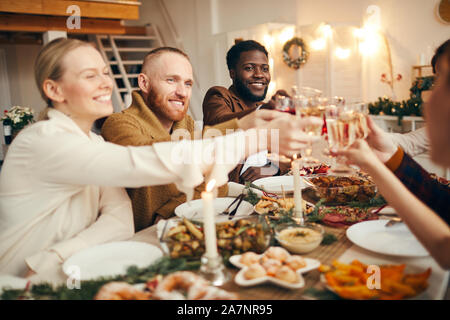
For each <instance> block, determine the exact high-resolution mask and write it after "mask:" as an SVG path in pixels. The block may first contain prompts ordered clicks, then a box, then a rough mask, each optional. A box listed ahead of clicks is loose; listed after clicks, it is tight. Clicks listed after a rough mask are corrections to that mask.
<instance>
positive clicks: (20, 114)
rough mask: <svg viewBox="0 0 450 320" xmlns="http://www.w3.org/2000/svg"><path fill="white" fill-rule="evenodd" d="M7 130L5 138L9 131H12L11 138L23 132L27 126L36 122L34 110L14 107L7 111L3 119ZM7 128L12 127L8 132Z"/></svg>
mask: <svg viewBox="0 0 450 320" xmlns="http://www.w3.org/2000/svg"><path fill="white" fill-rule="evenodd" d="M1 120H2V121H3V126H4V128H5V138H6V135H7V132H8V131H11V132H10V134H11V136H12V137H11V138H12V139H14V137H15V136H17V134H18V133H19V131H20V130H22V129H23V128H24V127H25V126H26V125H28V124H30V123H33V122H34V112H33V109H31V108H27V107H20V106H14V107H12V108H11V109H9V110H5V114H4V116H3V118H2V119H1ZM7 127H10V128H9V129H8V130H7V129H6V128H7Z"/></svg>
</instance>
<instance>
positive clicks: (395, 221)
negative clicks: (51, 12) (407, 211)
mask: <svg viewBox="0 0 450 320" xmlns="http://www.w3.org/2000/svg"><path fill="white" fill-rule="evenodd" d="M400 222H403V219H402V218H398V217H395V218H392V219H390V220H389V221H388V222H387V223H386V224H385V225H384V226H385V227H386V228H388V227H391V226H393V225H394V224H397V223H400Z"/></svg>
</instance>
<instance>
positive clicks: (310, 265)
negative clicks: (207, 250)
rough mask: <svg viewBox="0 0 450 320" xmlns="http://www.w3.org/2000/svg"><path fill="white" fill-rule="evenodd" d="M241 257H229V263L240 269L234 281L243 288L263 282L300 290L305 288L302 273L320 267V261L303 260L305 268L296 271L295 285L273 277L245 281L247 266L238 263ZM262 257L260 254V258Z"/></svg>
mask: <svg viewBox="0 0 450 320" xmlns="http://www.w3.org/2000/svg"><path fill="white" fill-rule="evenodd" d="M241 256H242V255H234V256H231V257H230V260H229V261H230V263H231V264H233V265H235V266H236V267H238V268H241V270H240V271H239V272H238V273H237V274H236V277H235V278H234V281H235V282H236V283H237V284H238V285H240V286H243V287H249V286H255V285H258V284H261V283H264V282H271V283H274V284H276V285H279V286H281V287H283V288H287V289H300V288H303V287H304V286H305V280H304V279H303V277H302V274H303V273H306V272H308V271H311V270H314V269H317V268H318V267H319V266H320V261H319V260H316V259H310V258H303V259H304V260H305V262H306V266H305V267H304V268H301V269H298V270H297V274H298V275H299V281H298V282H297V283H289V282H286V281H283V280H280V279H277V278H275V277H270V276H266V277H261V278H256V279H251V280H247V279H246V278H245V276H244V273H245V271H246V270H247V266H246V265H244V264H242V263H240V262H239V261H240V260H241ZM262 256H263V255H262V254H261V255H260V257H262Z"/></svg>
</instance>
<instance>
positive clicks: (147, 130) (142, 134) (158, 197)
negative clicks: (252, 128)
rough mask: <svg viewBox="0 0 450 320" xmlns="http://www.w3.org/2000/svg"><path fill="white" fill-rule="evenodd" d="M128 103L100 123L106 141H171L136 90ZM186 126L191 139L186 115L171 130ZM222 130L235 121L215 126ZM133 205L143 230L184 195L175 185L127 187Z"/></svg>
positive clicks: (197, 194)
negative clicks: (123, 108)
mask: <svg viewBox="0 0 450 320" xmlns="http://www.w3.org/2000/svg"><path fill="white" fill-rule="evenodd" d="M132 97H133V101H132V104H131V106H130V107H129V108H128V109H126V110H123V111H122V112H120V113H115V114H112V115H111V116H110V117H108V119H107V120H106V121H105V123H104V124H103V126H102V136H103V137H104V138H105V140H107V141H110V142H113V143H117V144H120V145H124V146H145V145H152V144H153V143H155V142H163V141H171V135H170V134H169V133H168V132H167V130H166V129H165V128H164V127H163V126H162V124H161V122H160V121H159V119H158V118H157V117H156V115H155V114H154V113H153V112H152V111H151V110H150V108H148V107H147V105H146V103H145V102H144V99H143V98H142V96H141V94H140V93H139V92H138V91H134V92H133V94H132ZM180 128H182V129H186V130H188V131H189V133H190V134H191V138H192V139H193V138H194V120H192V118H191V117H190V116H188V115H186V116H185V117H184V118H183V120H181V121H178V122H175V123H174V124H173V127H172V131H175V130H176V129H180ZM214 128H215V129H219V130H221V131H222V132H223V131H224V130H225V129H226V128H233V129H237V121H228V122H227V123H224V124H222V125H220V126H214ZM204 189H205V187H204V185H200V186H198V187H197V188H196V189H195V193H194V198H196V199H198V198H200V192H201V191H203V190H204ZM127 192H128V195H129V196H130V198H131V202H132V205H133V216H134V224H135V229H136V231H139V230H142V229H144V228H146V227H148V226H150V225H152V224H153V223H154V222H155V219H156V216H157V215H160V216H161V217H163V218H168V217H170V216H171V215H172V214H173V212H174V210H175V208H176V207H177V206H178V205H180V204H182V203H184V202H186V195H185V194H184V193H182V192H180V191H179V190H178V189H177V188H176V187H175V184H169V185H161V186H154V187H142V188H137V189H135V188H127ZM227 192H228V189H227V186H226V185H225V186H223V187H221V188H219V196H225V195H226V194H227Z"/></svg>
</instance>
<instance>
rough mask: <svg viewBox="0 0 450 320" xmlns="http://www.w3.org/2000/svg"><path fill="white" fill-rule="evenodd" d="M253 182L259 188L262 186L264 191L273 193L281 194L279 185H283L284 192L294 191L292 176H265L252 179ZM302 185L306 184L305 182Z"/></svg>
mask: <svg viewBox="0 0 450 320" xmlns="http://www.w3.org/2000/svg"><path fill="white" fill-rule="evenodd" d="M305 182H306V181H305ZM253 184H255V185H257V186H258V187H260V188H263V189H264V190H265V191H266V192H270V193H275V194H278V195H281V194H282V193H283V190H282V189H281V186H283V188H284V192H286V193H287V192H294V176H276V177H267V178H262V179H257V180H255V181H253ZM304 185H306V183H305V184H304ZM303 188H304V187H303ZM303 188H302V189H303Z"/></svg>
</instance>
